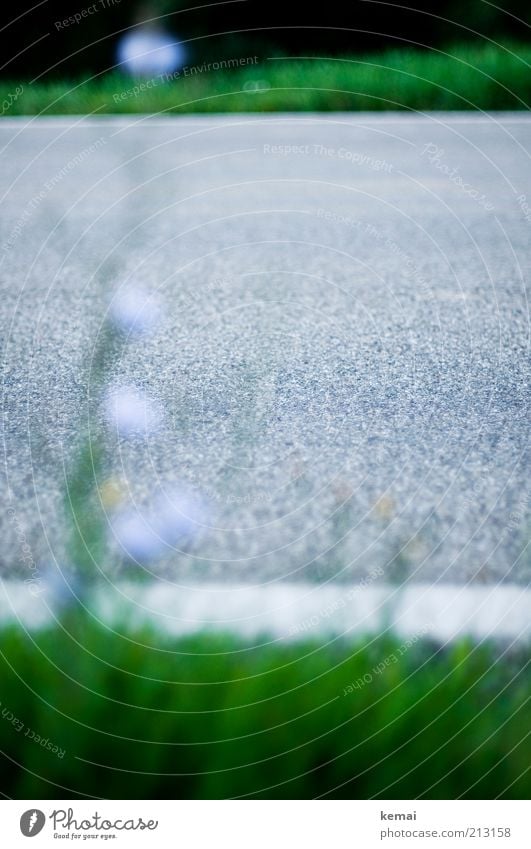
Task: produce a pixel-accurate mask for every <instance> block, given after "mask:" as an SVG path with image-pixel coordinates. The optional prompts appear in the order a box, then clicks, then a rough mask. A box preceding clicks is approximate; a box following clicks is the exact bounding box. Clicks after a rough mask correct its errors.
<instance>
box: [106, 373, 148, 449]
mask: <svg viewBox="0 0 531 849" xmlns="http://www.w3.org/2000/svg"><path fill="white" fill-rule="evenodd" d="M104 413H105V418H106V420H107V423H108V424H109V425H110V426H111V427H115V428H116V430H117V431H118V433H119V435H120V436H125V437H127V436H146V435H148V434H150V433H153V432H154V431H155V430H157V429H158V427H159V426H160V424H161V422H162V410H161V409H160V407H159V405H158V404H156V403H155V402H153V401H152V400H151V399H150V398H149V397H148V396H147V395H146V393H145V392H142V391H141V390H140V389H137V388H136V387H135V386H127V385H124V386H122V385H118V386H111V387H110V388H109V389H108V391H107V395H106V398H105V405H104Z"/></svg>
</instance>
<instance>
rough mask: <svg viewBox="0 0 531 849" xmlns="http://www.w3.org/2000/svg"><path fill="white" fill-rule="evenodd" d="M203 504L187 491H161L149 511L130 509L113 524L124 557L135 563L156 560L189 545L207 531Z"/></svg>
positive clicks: (148, 508)
mask: <svg viewBox="0 0 531 849" xmlns="http://www.w3.org/2000/svg"><path fill="white" fill-rule="evenodd" d="M206 521H207V510H206V506H205V503H204V502H203V500H202V499H201V498H200V497H199V496H197V495H196V494H194V493H191V492H189V491H187V490H185V489H176V488H172V489H170V490H165V489H164V490H160V491H159V492H158V494H157V495H156V496H155V498H154V499H153V501H152V503H151V504H150V505H149V506H148V507H146V508H142V507H127V508H124V509H122V510H120V511H118V512H117V513H116V514H115V516H114V518H113V519H112V520H111V528H112V532H113V534H114V537H115V539H116V541H117V542H118V544H119V546H120V547H121V549H122V551H123V553H124V554H125V555H126V556H128V557H129V558H130V559H132V560H137V561H139V562H145V561H147V560H156V559H158V558H159V557H161V556H162V555H163V554H167V553H168V552H169V551H171V550H172V549H181V548H183V547H185V546H186V545H188V544H189V543H190V542H191V541H192V540H193V539H194V538H195V537H196V536H197V534H198V533H199V532H200V530H201V528H202V527H204V525H205V524H206Z"/></svg>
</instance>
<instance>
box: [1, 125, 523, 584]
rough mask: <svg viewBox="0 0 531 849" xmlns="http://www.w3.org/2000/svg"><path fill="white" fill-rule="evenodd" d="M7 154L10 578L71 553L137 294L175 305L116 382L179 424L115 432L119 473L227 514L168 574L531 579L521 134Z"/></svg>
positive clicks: (141, 139)
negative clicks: (86, 442) (93, 395)
mask: <svg viewBox="0 0 531 849" xmlns="http://www.w3.org/2000/svg"><path fill="white" fill-rule="evenodd" d="M0 146H1V148H2V169H1V171H0V194H1V196H2V204H1V213H0V216H1V217H0V263H1V264H0V277H1V285H2V301H1V306H0V310H1V317H2V320H1V325H2V332H3V337H4V346H3V378H4V397H3V416H4V418H3V447H4V460H5V472H6V475H7V486H6V488H5V491H4V496H3V497H4V503H5V507H4V508H3V510H2V569H3V571H4V573H5V574H7V573H11V574H13V573H15V574H19V575H21V576H22V577H24V576H25V575H26V574H27V571H28V564H29V563H30V559H32V560H33V561H34V562H35V563H38V564H40V563H44V562H45V561H46V560H48V559H50V558H51V557H56V558H58V560H59V561H61V558H64V556H65V555H64V537H65V534H64V519H63V514H62V506H61V504H62V488H63V469H64V464H65V463H68V462H70V461H71V458H72V456H73V453H74V449H75V445H76V440H78V435H79V433H80V432H81V430H80V428H82V427H84V426H85V425H86V415H87V404H86V398H87V387H88V386H89V384H90V366H91V354H92V350H93V346H94V342H95V340H96V339H97V336H98V333H99V332H100V330H101V327H102V322H103V320H104V317H105V314H106V310H107V308H108V305H109V302H110V299H111V297H112V295H113V293H114V288H115V286H116V285H117V284H119V283H121V282H122V281H124V280H126V279H129V278H131V279H136V280H138V281H139V282H140V283H141V284H142V285H143V286H145V287H146V288H147V289H148V290H149V291H150V292H151V291H153V292H157V293H158V296H159V297H160V298H161V299H162V302H163V304H164V308H163V312H162V314H161V317H160V321H159V323H158V326H157V328H156V330H155V332H154V334H153V335H152V336H149V337H142V338H139V339H138V340H136V341H132V342H131V344H130V345H128V347H127V349H126V351H125V353H124V355H123V356H122V358H121V359H120V362H119V364H118V365H117V366H116V367H115V368H114V371H113V375H112V378H113V379H121V378H124V379H125V380H127V381H135V382H137V383H138V384H139V385H140V386H142V387H143V388H144V389H145V390H146V391H147V392H149V393H150V394H151V395H152V396H153V397H154V398H155V399H156V400H157V401H158V402H159V403H160V404H161V405H162V406H163V408H164V409H165V410H166V414H167V415H166V421H165V425H164V427H163V428H162V429H161V430H160V431H159V432H158V433H156V434H154V435H152V436H151V437H150V438H149V439H148V440H141V439H139V440H133V441H132V442H121V443H116V441H114V443H113V442H112V440H111V450H112V454H113V457H114V464H115V471H116V475H118V476H120V477H121V478H122V480H123V481H124V482H125V483H126V485H127V487H128V488H129V491H130V497H131V498H132V499H134V500H135V501H136V502H143V501H148V500H149V497H150V493H152V492H153V490H154V489H155V487H156V485H157V482H161V481H162V482H163V483H166V482H168V481H174V482H177V481H184V482H187V483H188V484H190V485H192V486H194V487H197V488H198V490H199V491H201V492H202V493H203V494H204V495H205V497H206V499H207V500H208V502H209V504H210V521H209V524H210V525H211V527H209V528H206V529H205V530H204V531H203V532H202V534H201V535H200V536H199V537H198V538H197V539H196V541H195V543H194V544H193V545H192V547H191V548H190V550H189V551H187V552H186V553H180V554H176V555H175V556H172V557H170V558H167V559H166V560H165V561H164V562H161V563H160V564H158V565H157V566H156V568H155V569H154V571H160V572H162V573H163V574H164V575H166V576H171V577H175V579H176V580H178V581H180V582H184V583H190V582H193V581H196V580H201V579H208V580H238V581H250V582H253V583H260V582H264V581H271V580H276V579H279V578H287V579H289V580H290V581H294V580H298V579H306V580H315V581H324V580H328V579H335V580H345V581H346V580H348V581H352V580H353V579H354V580H357V579H359V578H361V577H363V576H367V575H370V574H371V572H372V574H373V575H374V574H378V575H380V574H381V575H383V576H384V579H385V580H393V579H396V578H400V577H404V576H409V577H411V579H412V580H423V581H424V580H426V581H454V582H455V581H457V582H469V581H470V582H476V581H477V582H482V583H493V582H497V581H500V580H501V581H510V582H515V581H516V582H521V583H523V582H527V580H528V579H529V574H530V556H529V553H526V552H525V550H524V549H525V545H526V542H527V539H528V538H529V518H530V507H531V501H530V496H531V490H530V483H529V475H528V471H529V453H528V452H529V447H528V446H529V441H528V437H529V395H528V391H529V390H528V376H529V370H528V363H529V360H528V355H529V311H528V301H527V295H526V291H527V288H528V285H529V271H530V241H531V240H530V235H531V165H530V159H529V151H530V148H531V120H529V118H528V117H526V116H525V115H523V114H521V113H513V114H509V113H499V114H493V115H468V114H465V113H463V114H451V113H438V114H429V115H426V116H415V115H406V114H391V113H390V114H386V115H369V114H359V115H346V114H345V115H343V114H337V115H334V114H327V115H315V116H313V115H308V116H301V115H298V116H293V115H275V116H267V117H266V116H264V117H261V116H254V115H252V116H251V115H249V116H237V115H236V116H227V117H219V118H218V117H197V118H186V117H179V118H156V119H146V118H139V117H136V116H132V117H131V118H126V119H114V118H101V119H59V118H58V119H33V120H32V119H21V120H19V121H17V120H4V121H2V123H1V124H0ZM526 192H527V198H522V195H525V193H526ZM92 388H93V389H94V387H92ZM24 546H26V548H24ZM103 566H104V568H110V564H108V563H105V564H103ZM375 569H376V570H377V571H376V572H375V571H374V570H375ZM380 570H381V572H380Z"/></svg>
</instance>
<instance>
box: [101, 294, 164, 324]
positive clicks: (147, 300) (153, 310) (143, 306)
mask: <svg viewBox="0 0 531 849" xmlns="http://www.w3.org/2000/svg"><path fill="white" fill-rule="evenodd" d="M159 315H160V305H159V303H158V301H157V299H156V297H155V296H153V295H150V294H149V293H148V292H146V291H145V290H144V289H142V288H140V287H138V286H126V287H123V288H121V289H119V290H118V291H117V292H116V294H115V296H114V298H113V301H112V303H111V306H110V317H111V320H112V322H113V324H114V325H115V326H116V327H117V328H118V329H119V330H121V331H122V332H123V333H146V332H148V331H150V330H152V329H153V327H154V326H155V325H156V323H157V321H158V319H159Z"/></svg>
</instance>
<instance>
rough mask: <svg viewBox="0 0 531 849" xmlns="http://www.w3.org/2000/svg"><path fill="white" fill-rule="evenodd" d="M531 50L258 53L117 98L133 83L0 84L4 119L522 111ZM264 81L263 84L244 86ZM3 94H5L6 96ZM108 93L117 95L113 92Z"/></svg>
mask: <svg viewBox="0 0 531 849" xmlns="http://www.w3.org/2000/svg"><path fill="white" fill-rule="evenodd" d="M530 65H531V46H530V45H514V44H513V45H505V46H496V45H492V44H468V45H458V46H455V47H451V48H448V49H447V51H446V52H445V51H436V50H432V51H419V50H410V49H401V50H392V51H386V52H384V53H379V54H372V55H367V56H352V57H345V58H342V59H335V60H331V59H330V60H327V59H316V58H311V57H310V58H308V59H299V58H296V59H285V58H278V59H274V58H273V59H270V60H268V59H265V58H264V59H263V61H261V63H260V64H257V65H248V66H245V67H243V68H236V69H234V70H228V71H227V70H225V71H210V72H204V73H201V74H195V75H194V76H188V77H184V76H181V78H179V79H177V80H175V81H171V82H168V83H160V81H159V84H157V85H152V87H151V88H149V89H145V90H144V91H141V92H140V93H139V94H137V95H136V96H133V95H132V96H128V97H126V98H125V99H120V98H119V96H120V95H121V93H122V92H123V91H124V90H127V89H132V87H133V85H134V82H133V81H131V80H130V79H126V78H124V77H123V76H120V75H118V74H108V75H106V76H103V77H99V78H97V79H94V80H88V81H86V82H85V81H83V80H71V81H66V80H61V81H56V82H44V81H37V82H34V83H33V84H30V83H23V86H24V90H23V92H22V93H21V94H20V95H19V96H18V97H15V98H13V93H14V92H15V90H16V88H17V86H20V81H16V82H15V81H12V82H5V81H3V82H2V83H1V84H0V101H3V102H4V103H6V104H8V108H6V109H5V110H4V115H7V116H12V115H37V114H41V113H46V114H55V115H62V114H85V113H93V112H97V113H98V114H104V113H146V112H274V111H285V110H294V111H309V110H310V111H313V110H319V111H328V110H361V109H374V110H383V109H413V110H426V109H528V108H529V105H530V103H531V73H530ZM259 81H265V82H266V84H267V86H269V87H268V88H266V89H265V90H262V91H248V90H246V86H247V87H248V86H249V85H253V84H254V83H257V82H259ZM10 94H11V97H10ZM115 96H116V97H115Z"/></svg>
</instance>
